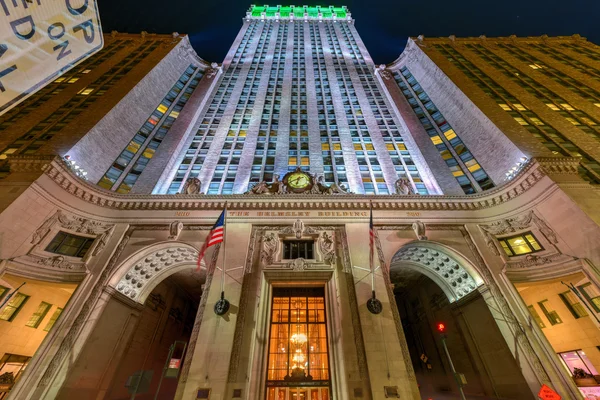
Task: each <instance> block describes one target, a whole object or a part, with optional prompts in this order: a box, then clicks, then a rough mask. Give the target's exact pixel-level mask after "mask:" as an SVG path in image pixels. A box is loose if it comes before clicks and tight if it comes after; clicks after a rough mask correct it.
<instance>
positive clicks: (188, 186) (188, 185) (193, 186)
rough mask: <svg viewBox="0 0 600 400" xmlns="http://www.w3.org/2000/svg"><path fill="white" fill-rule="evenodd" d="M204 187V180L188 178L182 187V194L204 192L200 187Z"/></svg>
mask: <svg viewBox="0 0 600 400" xmlns="http://www.w3.org/2000/svg"><path fill="white" fill-rule="evenodd" d="M201 188H202V182H201V181H200V179H198V178H188V179H187V180H186V181H185V183H184V185H183V188H181V193H182V194H202V193H200V189H201Z"/></svg>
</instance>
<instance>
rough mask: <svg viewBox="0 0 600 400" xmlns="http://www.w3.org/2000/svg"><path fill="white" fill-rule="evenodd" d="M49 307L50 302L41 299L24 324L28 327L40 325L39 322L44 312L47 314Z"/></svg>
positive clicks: (50, 305) (44, 314)
mask: <svg viewBox="0 0 600 400" xmlns="http://www.w3.org/2000/svg"><path fill="white" fill-rule="evenodd" d="M51 307H52V304H49V303H46V302H45V301H42V302H41V303H40V305H39V306H38V308H37V310H35V312H34V313H33V315H32V316H31V317H29V321H27V323H26V324H25V326H28V327H30V328H37V327H38V326H40V323H41V322H42V320H43V319H44V317H45V316H46V314H48V311H49V310H50V308H51Z"/></svg>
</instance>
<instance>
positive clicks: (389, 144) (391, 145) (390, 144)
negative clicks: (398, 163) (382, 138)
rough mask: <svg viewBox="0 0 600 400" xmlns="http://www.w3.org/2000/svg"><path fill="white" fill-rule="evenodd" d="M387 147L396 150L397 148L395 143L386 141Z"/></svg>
mask: <svg viewBox="0 0 600 400" xmlns="http://www.w3.org/2000/svg"><path fill="white" fill-rule="evenodd" d="M385 147H386V148H387V149H388V150H396V149H395V148H394V143H386V144H385Z"/></svg>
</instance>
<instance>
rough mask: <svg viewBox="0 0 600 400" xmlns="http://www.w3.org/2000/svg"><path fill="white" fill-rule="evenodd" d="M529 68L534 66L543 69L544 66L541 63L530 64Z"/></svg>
mask: <svg viewBox="0 0 600 400" xmlns="http://www.w3.org/2000/svg"><path fill="white" fill-rule="evenodd" d="M529 68H532V69H542V68H544V67H543V66H542V65H540V64H529Z"/></svg>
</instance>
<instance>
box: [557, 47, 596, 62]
mask: <svg viewBox="0 0 600 400" xmlns="http://www.w3.org/2000/svg"><path fill="white" fill-rule="evenodd" d="M562 46H563V47H566V48H568V49H570V50H571V51H574V52H576V53H579V54H583V55H585V56H586V57H588V58H591V59H592V60H594V61H600V53H597V52H595V51H594V50H592V49H590V48H589V47H586V46H581V45H579V44H571V43H564V44H563V45H562Z"/></svg>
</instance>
